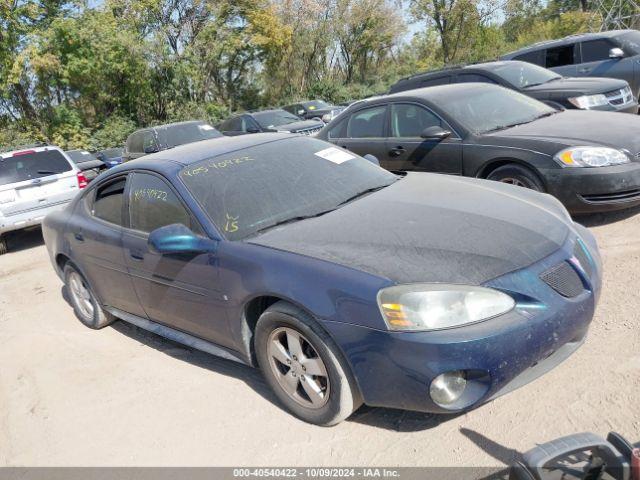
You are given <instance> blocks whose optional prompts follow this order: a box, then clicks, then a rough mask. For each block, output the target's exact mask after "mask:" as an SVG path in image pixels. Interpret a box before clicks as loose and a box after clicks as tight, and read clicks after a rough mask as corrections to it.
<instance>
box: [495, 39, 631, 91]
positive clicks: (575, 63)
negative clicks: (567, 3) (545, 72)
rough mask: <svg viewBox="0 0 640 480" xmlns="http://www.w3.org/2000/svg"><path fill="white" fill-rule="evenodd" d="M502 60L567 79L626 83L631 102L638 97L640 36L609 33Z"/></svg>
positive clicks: (537, 48) (524, 51)
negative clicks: (580, 78)
mask: <svg viewBox="0 0 640 480" xmlns="http://www.w3.org/2000/svg"><path fill="white" fill-rule="evenodd" d="M502 59H503V60H522V61H524V62H530V63H534V64H536V65H540V66H542V67H546V68H550V69H551V70H553V71H554V72H558V73H559V74H560V75H564V76H567V77H610V78H619V79H621V80H626V81H627V82H628V83H629V85H630V86H631V90H632V92H633V96H634V98H636V99H638V94H639V93H640V64H639V63H638V61H640V32H639V31H637V30H611V31H608V32H598V33H585V34H581V35H571V36H569V37H566V38H563V39H560V40H552V41H549V42H541V43H536V44H534V45H531V46H530V47H527V48H523V49H521V50H518V51H516V52H512V53H509V54H507V55H504V56H503V57H502Z"/></svg>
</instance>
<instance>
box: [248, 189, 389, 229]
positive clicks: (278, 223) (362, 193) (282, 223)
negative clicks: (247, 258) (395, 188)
mask: <svg viewBox="0 0 640 480" xmlns="http://www.w3.org/2000/svg"><path fill="white" fill-rule="evenodd" d="M389 185H391V184H390V183H389V184H387V185H380V186H378V187H372V188H368V189H366V190H363V191H361V192H359V193H357V194H355V195H353V196H351V197H349V198H347V199H346V200H344V201H342V202H340V203H339V204H338V205H336V206H335V207H333V208H329V209H327V210H322V211H321V212H318V213H312V214H310V215H299V216H297V217H291V218H287V219H284V220H281V221H279V222H276V223H274V224H272V225H268V226H266V227H263V228H260V229H258V230H256V231H255V232H253V234H252V236H254V235H258V234H259V233H264V232H265V231H267V230H271V229H272V228H275V227H279V226H280V225H285V224H287V223H294V222H299V221H300V220H306V219H308V218H315V217H320V216H321V215H324V214H326V213H329V212H333V211H335V210H337V209H339V208H340V207H342V206H343V205H346V204H347V203H349V202H353V201H354V200H356V199H358V198H360V197H363V196H364V195H367V194H369V193H373V192H375V191H377V190H381V189H383V188H385V187H388V186H389Z"/></svg>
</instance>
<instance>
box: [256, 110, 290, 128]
mask: <svg viewBox="0 0 640 480" xmlns="http://www.w3.org/2000/svg"><path fill="white" fill-rule="evenodd" d="M253 118H254V119H255V120H256V122H258V125H260V126H261V127H262V128H272V127H278V126H280V125H287V124H288V123H293V122H299V121H300V117H296V116H295V115H294V114H293V113H289V112H285V111H284V110H269V111H268V112H256V113H254V114H253Z"/></svg>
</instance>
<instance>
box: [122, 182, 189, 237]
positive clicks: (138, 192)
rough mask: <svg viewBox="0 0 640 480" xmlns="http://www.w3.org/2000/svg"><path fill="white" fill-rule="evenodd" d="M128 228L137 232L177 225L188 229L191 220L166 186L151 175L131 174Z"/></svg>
mask: <svg viewBox="0 0 640 480" xmlns="http://www.w3.org/2000/svg"><path fill="white" fill-rule="evenodd" d="M129 218H130V222H129V226H130V227H131V228H133V229H134V230H139V231H141V232H147V233H149V232H152V231H153V230H155V229H156V228H160V227H164V226H166V225H172V224H174V223H181V224H182V225H184V226H185V227H188V228H192V225H191V217H190V215H189V213H188V212H187V210H186V209H185V208H184V206H183V205H182V202H180V200H179V199H178V197H177V196H176V194H175V193H173V191H172V190H171V188H169V185H167V183H166V182H165V181H164V180H162V179H161V178H159V177H156V176H155V175H149V174H146V173H134V174H133V176H132V178H131V185H130V187H129Z"/></svg>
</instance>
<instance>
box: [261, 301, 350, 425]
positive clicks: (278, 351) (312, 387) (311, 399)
mask: <svg viewBox="0 0 640 480" xmlns="http://www.w3.org/2000/svg"><path fill="white" fill-rule="evenodd" d="M255 350H256V356H257V358H258V364H259V365H260V368H261V369H262V372H263V374H264V376H265V379H266V381H267V383H268V384H269V386H270V387H271V388H272V390H273V391H274V393H275V394H276V396H277V397H278V399H279V400H280V401H281V403H282V404H283V405H284V406H285V407H286V409H287V410H289V411H290V412H291V413H293V414H294V415H295V416H297V417H298V418H300V419H302V420H304V421H306V422H309V423H314V424H316V425H323V426H330V425H335V424H337V423H339V422H341V421H342V420H344V419H345V418H347V417H348V416H349V415H351V414H352V413H353V411H354V410H355V409H356V408H358V407H359V406H360V404H361V403H362V402H361V400H360V397H359V394H358V392H357V390H356V388H355V382H354V381H353V380H352V379H351V378H350V375H349V373H348V372H349V371H348V367H347V366H346V365H345V364H344V361H343V360H342V359H341V358H340V356H339V355H340V354H339V353H338V352H337V347H336V346H335V344H334V343H333V341H332V340H331V338H330V337H329V336H328V335H327V334H326V333H325V332H324V331H323V330H322V329H320V328H319V327H318V326H317V324H316V323H315V321H314V320H313V319H312V318H311V317H310V316H309V315H308V314H306V313H305V312H303V311H301V310H299V309H297V308H295V307H293V306H292V305H290V304H288V303H285V302H278V303H276V304H274V305H272V306H271V307H269V308H268V309H267V310H266V311H265V312H264V313H263V314H262V315H261V316H260V319H259V320H258V324H257V325H256V331H255Z"/></svg>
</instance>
